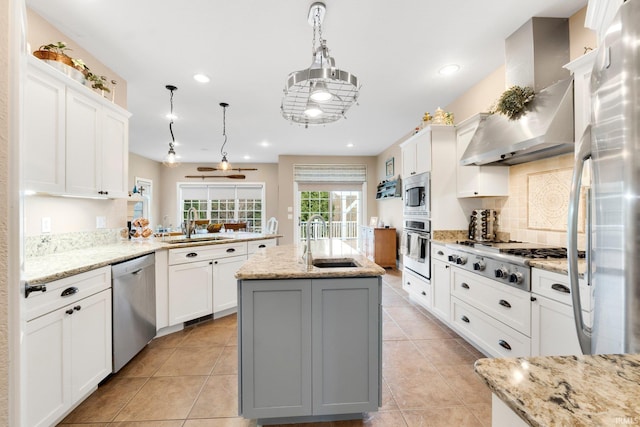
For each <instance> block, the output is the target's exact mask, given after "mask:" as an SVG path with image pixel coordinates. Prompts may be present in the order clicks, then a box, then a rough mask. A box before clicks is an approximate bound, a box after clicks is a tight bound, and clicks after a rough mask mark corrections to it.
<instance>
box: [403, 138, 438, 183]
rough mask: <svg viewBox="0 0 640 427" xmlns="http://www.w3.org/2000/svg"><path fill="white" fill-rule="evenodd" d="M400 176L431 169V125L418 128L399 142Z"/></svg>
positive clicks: (404, 176)
mask: <svg viewBox="0 0 640 427" xmlns="http://www.w3.org/2000/svg"><path fill="white" fill-rule="evenodd" d="M400 148H401V150H402V178H406V177H408V176H411V175H416V174H419V173H422V172H429V171H431V127H430V126H427V127H426V128H424V129H422V130H420V131H419V132H417V133H416V134H415V135H413V136H411V137H410V138H409V139H407V140H406V141H405V142H403V143H402V144H400Z"/></svg>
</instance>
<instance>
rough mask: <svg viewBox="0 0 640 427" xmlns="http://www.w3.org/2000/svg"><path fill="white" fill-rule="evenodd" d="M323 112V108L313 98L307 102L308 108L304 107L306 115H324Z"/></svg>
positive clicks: (312, 116) (311, 116)
mask: <svg viewBox="0 0 640 427" xmlns="http://www.w3.org/2000/svg"><path fill="white" fill-rule="evenodd" d="M323 112H324V111H322V108H320V106H319V105H318V104H317V103H316V102H313V101H311V100H309V101H308V102H307V108H305V109H304V114H305V116H307V117H310V118H314V117H318V116H320V115H322V113H323Z"/></svg>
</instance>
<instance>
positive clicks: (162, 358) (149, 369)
mask: <svg viewBox="0 0 640 427" xmlns="http://www.w3.org/2000/svg"><path fill="white" fill-rule="evenodd" d="M174 351H175V348H160V347H156V348H152V347H147V348H145V349H144V350H142V351H141V352H140V353H138V355H137V356H136V357H134V358H133V359H131V361H130V362H129V363H128V364H126V365H125V366H124V367H123V368H122V369H121V370H120V371H119V372H118V374H117V375H118V377H150V376H152V375H153V374H154V373H155V372H156V371H157V370H158V369H159V368H160V366H162V365H163V364H164V362H166V361H167V359H169V357H171V355H172V354H173V352H174Z"/></svg>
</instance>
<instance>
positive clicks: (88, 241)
mask: <svg viewBox="0 0 640 427" xmlns="http://www.w3.org/2000/svg"><path fill="white" fill-rule="evenodd" d="M121 231H122V229H121V228H117V229H104V230H96V231H88V232H70V233H60V234H41V235H38V236H27V237H25V242H24V254H25V257H26V258H31V257H37V256H44V255H49V254H54V253H60V252H67V251H70V250H73V249H84V248H89V247H93V246H99V245H108V244H112V243H117V242H119V241H121V240H122V237H121V234H120V233H121Z"/></svg>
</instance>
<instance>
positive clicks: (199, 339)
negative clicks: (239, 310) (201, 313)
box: [182, 321, 234, 347]
mask: <svg viewBox="0 0 640 427" xmlns="http://www.w3.org/2000/svg"><path fill="white" fill-rule="evenodd" d="M233 334H234V331H233V328H231V327H230V326H229V325H227V324H222V325H220V326H218V324H217V323H215V321H213V322H208V323H206V324H203V325H198V326H196V327H194V328H193V329H191V331H189V335H187V336H186V338H185V339H184V341H182V346H185V347H211V346H213V347H224V346H225V345H226V344H227V342H229V339H230V338H231V337H232V336H233Z"/></svg>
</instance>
